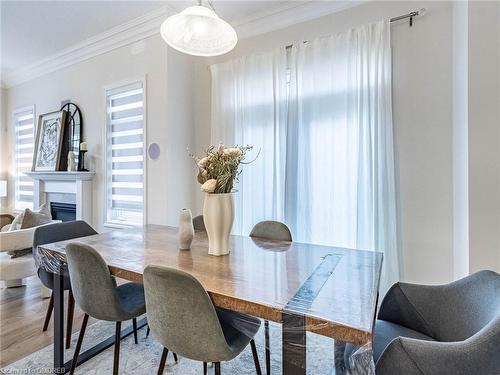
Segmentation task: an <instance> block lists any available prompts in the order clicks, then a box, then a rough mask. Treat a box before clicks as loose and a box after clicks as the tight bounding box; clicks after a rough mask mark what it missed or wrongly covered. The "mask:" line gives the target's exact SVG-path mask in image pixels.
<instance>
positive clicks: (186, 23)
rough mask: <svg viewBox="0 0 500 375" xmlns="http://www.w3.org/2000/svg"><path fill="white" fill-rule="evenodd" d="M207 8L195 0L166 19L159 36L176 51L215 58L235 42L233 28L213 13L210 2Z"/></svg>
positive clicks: (236, 37) (199, 0)
mask: <svg viewBox="0 0 500 375" xmlns="http://www.w3.org/2000/svg"><path fill="white" fill-rule="evenodd" d="M208 6H209V7H210V8H211V9H210V8H208V7H206V6H204V5H203V4H202V1H201V0H198V5H195V6H190V7H188V8H186V9H184V10H183V11H182V12H180V13H179V14H174V15H173V16H170V17H168V18H167V19H166V20H165V21H164V22H163V23H162V25H161V28H160V34H161V36H162V38H163V39H164V40H165V42H166V43H167V44H168V45H169V46H170V47H172V48H174V49H176V50H177V51H180V52H183V53H186V54H188V55H194V56H218V55H222V54H224V53H227V52H229V51H231V50H232V49H233V48H234V47H235V46H236V43H238V35H236V31H234V29H233V27H232V26H231V25H230V24H228V23H227V22H226V21H224V20H223V19H221V18H219V16H218V15H217V14H216V13H215V9H214V7H213V4H212V1H211V0H208Z"/></svg>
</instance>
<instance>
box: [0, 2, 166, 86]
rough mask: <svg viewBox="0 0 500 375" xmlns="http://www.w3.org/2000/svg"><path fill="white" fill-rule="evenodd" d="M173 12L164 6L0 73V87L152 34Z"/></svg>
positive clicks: (72, 63) (155, 32) (38, 75)
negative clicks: (3, 73) (0, 76)
mask: <svg viewBox="0 0 500 375" xmlns="http://www.w3.org/2000/svg"><path fill="white" fill-rule="evenodd" d="M174 13H176V12H175V11H174V10H172V8H171V7H169V6H168V5H167V6H163V7H161V8H158V9H157V10H154V11H152V12H149V13H146V14H145V15H143V16H141V17H138V18H135V19H133V20H131V21H129V22H126V23H123V24H121V25H118V26H115V27H113V28H111V29H109V30H107V31H105V32H103V33H100V34H97V35H95V36H93V37H91V38H88V39H86V40H84V41H82V42H80V43H77V44H75V45H73V46H71V47H69V48H65V49H63V50H61V51H60V52H57V53H55V54H53V55H50V56H48V57H46V58H44V59H42V60H39V61H37V62H35V63H33V64H30V65H27V66H25V67H22V68H20V69H17V70H15V71H13V72H12V73H9V74H5V75H3V77H2V87H6V88H9V87H13V86H17V85H19V84H21V83H23V82H27V81H30V80H32V79H34V78H37V77H40V76H42V75H45V74H48V73H51V72H55V71H57V70H60V69H63V68H66V67H68V66H71V65H74V64H77V63H79V62H82V61H85V60H88V59H91V58H93V57H95V56H98V55H101V54H103V53H106V52H109V51H112V50H114V49H117V48H120V47H123V46H126V45H128V44H132V43H135V42H137V41H139V40H142V39H145V38H147V37H150V36H152V35H155V34H157V33H158V32H159V30H160V25H161V23H162V22H163V21H164V20H165V18H166V17H167V16H169V15H171V14H174Z"/></svg>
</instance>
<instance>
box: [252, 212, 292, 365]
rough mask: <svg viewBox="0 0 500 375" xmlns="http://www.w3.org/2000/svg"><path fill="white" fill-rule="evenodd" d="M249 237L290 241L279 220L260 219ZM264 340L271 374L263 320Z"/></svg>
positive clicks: (267, 324) (265, 323)
mask: <svg viewBox="0 0 500 375" xmlns="http://www.w3.org/2000/svg"><path fill="white" fill-rule="evenodd" d="M250 237H257V238H265V239H268V240H276V241H290V242H291V241H292V233H291V232H290V229H289V228H288V227H287V226H286V224H283V223H281V222H279V221H272V220H265V221H261V222H259V223H257V224H255V226H254V227H253V228H252V231H251V232H250ZM264 340H265V344H266V374H267V375H270V374H271V348H270V345H271V344H270V339H269V321H268V320H264Z"/></svg>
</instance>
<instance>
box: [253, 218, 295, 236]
mask: <svg viewBox="0 0 500 375" xmlns="http://www.w3.org/2000/svg"><path fill="white" fill-rule="evenodd" d="M250 237H258V238H266V239H269V240H276V241H292V233H291V232H290V229H288V227H287V226H286V225H285V224H283V223H281V222H279V221H272V220H266V221H261V222H260V223H257V224H255V226H254V227H253V229H252V231H251V232H250Z"/></svg>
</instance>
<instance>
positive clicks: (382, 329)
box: [373, 320, 436, 363]
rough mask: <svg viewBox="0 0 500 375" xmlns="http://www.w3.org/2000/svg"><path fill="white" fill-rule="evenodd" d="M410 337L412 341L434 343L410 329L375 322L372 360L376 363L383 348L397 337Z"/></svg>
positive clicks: (380, 321) (385, 322)
mask: <svg viewBox="0 0 500 375" xmlns="http://www.w3.org/2000/svg"><path fill="white" fill-rule="evenodd" d="M399 336H401V337H410V338H413V339H419V340H427V341H436V340H434V339H433V338H432V337H430V336H427V335H424V334H423V333H420V332H417V331H414V330H412V329H409V328H406V327H403V326H400V325H398V324H395V323H391V322H387V321H385V320H377V321H376V322H375V338H374V342H373V359H374V361H375V363H377V361H378V359H379V358H380V356H381V355H382V353H383V352H384V350H385V348H387V346H388V345H389V344H390V343H391V341H392V340H394V339H395V338H397V337H399Z"/></svg>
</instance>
